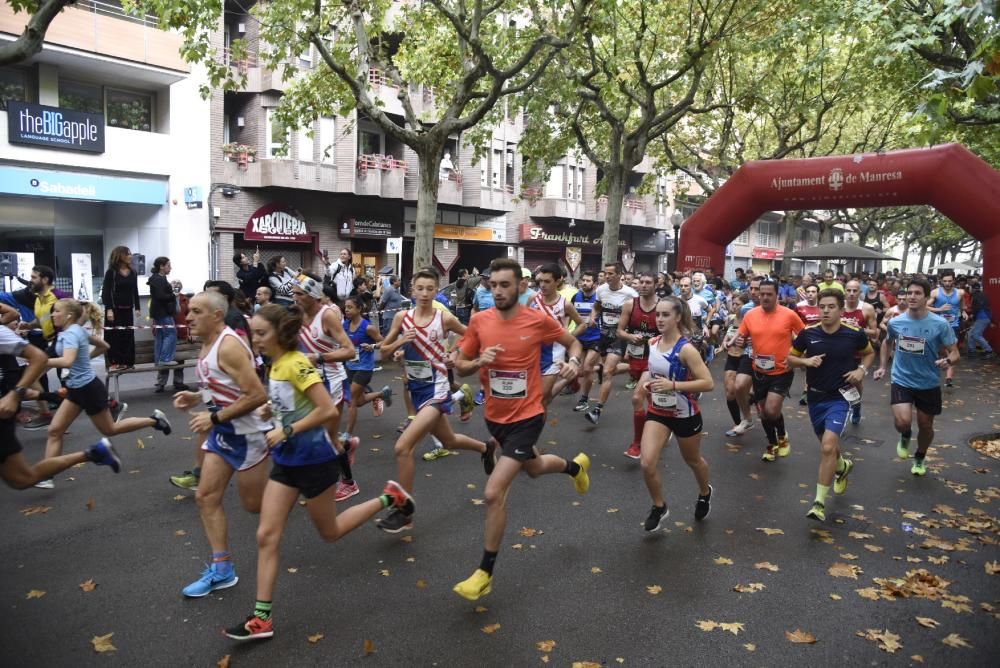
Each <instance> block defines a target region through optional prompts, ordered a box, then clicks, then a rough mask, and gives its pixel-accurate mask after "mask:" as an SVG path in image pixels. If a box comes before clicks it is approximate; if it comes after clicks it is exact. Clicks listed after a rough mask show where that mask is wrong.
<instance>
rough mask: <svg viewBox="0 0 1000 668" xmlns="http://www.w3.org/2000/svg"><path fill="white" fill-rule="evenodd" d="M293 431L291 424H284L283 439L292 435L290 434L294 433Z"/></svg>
mask: <svg viewBox="0 0 1000 668" xmlns="http://www.w3.org/2000/svg"><path fill="white" fill-rule="evenodd" d="M294 433H295V429H294V428H292V425H290V424H289V425H285V440H286V441H287V440H288V439H290V438H291V437H292V434H294Z"/></svg>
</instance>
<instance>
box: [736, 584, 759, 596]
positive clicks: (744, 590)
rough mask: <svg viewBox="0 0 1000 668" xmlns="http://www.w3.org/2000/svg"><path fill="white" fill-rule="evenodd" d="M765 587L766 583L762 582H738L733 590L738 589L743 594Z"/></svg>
mask: <svg viewBox="0 0 1000 668" xmlns="http://www.w3.org/2000/svg"><path fill="white" fill-rule="evenodd" d="M763 588H764V584H763V583H761V582H751V583H750V584H738V585H736V586H735V587H733V591H738V592H740V593H741V594H752V593H753V592H756V591H760V590H761V589H763Z"/></svg>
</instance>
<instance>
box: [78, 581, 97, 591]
mask: <svg viewBox="0 0 1000 668" xmlns="http://www.w3.org/2000/svg"><path fill="white" fill-rule="evenodd" d="M79 587H80V589H82V590H83V591H94V589H95V588H96V587H97V583H96V582H94V581H93V580H92V579H91V580H87V581H86V582H81V583H80V584H79Z"/></svg>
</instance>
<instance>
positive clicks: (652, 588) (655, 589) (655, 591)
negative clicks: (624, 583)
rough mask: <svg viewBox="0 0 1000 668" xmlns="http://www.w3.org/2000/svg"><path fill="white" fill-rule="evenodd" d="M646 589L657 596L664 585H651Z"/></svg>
mask: <svg viewBox="0 0 1000 668" xmlns="http://www.w3.org/2000/svg"><path fill="white" fill-rule="evenodd" d="M646 591H648V592H649V593H650V594H652V595H653V596H656V595H657V594H659V593H660V592H661V591H663V587H661V586H660V585H649V586H648V587H646Z"/></svg>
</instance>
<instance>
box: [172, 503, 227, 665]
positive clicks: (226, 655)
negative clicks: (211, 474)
mask: <svg viewBox="0 0 1000 668" xmlns="http://www.w3.org/2000/svg"><path fill="white" fill-rule="evenodd" d="M186 498H188V497H186V496H184V495H183V494H178V495H177V496H175V497H174V501H183V500H184V499H186ZM226 656H229V655H228V654H227V655H226Z"/></svg>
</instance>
